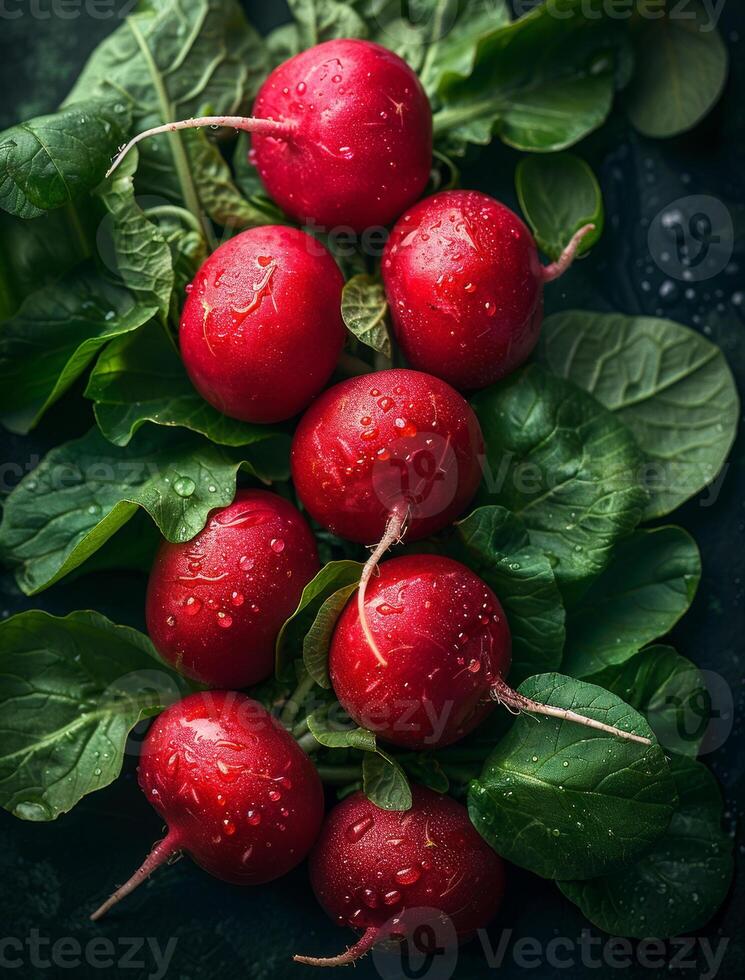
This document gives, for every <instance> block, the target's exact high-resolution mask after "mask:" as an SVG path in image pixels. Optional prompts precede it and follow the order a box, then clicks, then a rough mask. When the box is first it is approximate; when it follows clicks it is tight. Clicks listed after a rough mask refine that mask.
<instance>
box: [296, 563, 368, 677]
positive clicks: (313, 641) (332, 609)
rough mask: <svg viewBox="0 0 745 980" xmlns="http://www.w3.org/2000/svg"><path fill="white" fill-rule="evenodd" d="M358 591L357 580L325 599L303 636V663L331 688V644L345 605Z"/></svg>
mask: <svg viewBox="0 0 745 980" xmlns="http://www.w3.org/2000/svg"><path fill="white" fill-rule="evenodd" d="M356 591H357V582H356V581H355V582H352V583H351V585H345V586H344V588H342V589H338V590H337V591H336V592H334V593H333V595H330V596H329V597H328V599H326V600H325V601H324V603H323V604H322V605H321V608H320V609H319V610H318V613H317V614H316V618H315V619H314V620H313V624H312V626H311V627H310V629H309V630H308V632H307V633H306V634H305V636H304V637H303V663H304V664H305V668H306V670H307V671H308V673H309V674H310V676H311V677H312V678H313V680H314V681H315V682H316V684H318V685H319V686H320V687H323V688H325V689H326V690H330V689H331V679H330V678H329V667H328V659H329V646H330V644H331V637H332V636H333V634H334V629H335V628H336V622H337V620H338V619H339V616H341V613H342V610H343V609H344V606H346V604H347V600H348V599H349V597H350V596H351V595H352V593H354V592H356Z"/></svg>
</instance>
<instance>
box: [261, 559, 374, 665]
mask: <svg viewBox="0 0 745 980" xmlns="http://www.w3.org/2000/svg"><path fill="white" fill-rule="evenodd" d="M361 573H362V565H361V564H360V563H359V562H356V561H331V562H329V563H328V565H324V567H323V568H322V569H321V571H320V572H319V573H318V574H317V575H316V577H315V578H314V579H313V580H312V581H311V582H309V583H308V584H307V585H306V586H305V588H304V589H303V594H302V596H301V597H300V602H299V603H298V607H297V609H296V610H295V612H294V613H293V614H292V616H290V618H289V619H288V620H287V622H286V623H285V624H284V625H283V627H282V629H281V630H280V631H279V636H278V637H277V647H276V672H277V676H278V677H280V678H285V677H288V676H290V675H291V667H292V663H293V661H294V660H295V658H296V657H297V656H298V655H299V653H300V651H301V650H302V648H303V638H304V637H305V635H306V634H307V633H308V630H309V629H310V628H311V627H312V625H313V623H314V621H315V619H316V617H317V616H318V613H319V612H320V609H321V607H322V605H323V604H324V602H325V601H326V600H327V599H329V598H330V597H331V596H333V595H334V593H336V592H338V591H339V589H343V588H345V587H346V586H350V585H357V583H358V582H359V580H360V574H361ZM308 672H309V673H311V671H310V669H309V670H308ZM311 676H314V675H313V674H312V673H311ZM314 679H315V677H314Z"/></svg>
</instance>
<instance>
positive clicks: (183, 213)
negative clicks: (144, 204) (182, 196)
mask: <svg viewBox="0 0 745 980" xmlns="http://www.w3.org/2000/svg"><path fill="white" fill-rule="evenodd" d="M145 215H146V216H147V217H148V218H175V219H176V220H177V221H182V222H183V223H184V224H186V225H189V227H190V228H191V229H192V230H193V231H196V232H197V233H198V234H200V235H203V234H204V228H203V227H202V225H201V224H200V223H199V221H197V219H196V218H195V217H194V215H193V214H192V213H191V211H187V210H186V208H179V207H177V206H176V205H175V204H161V205H159V206H158V207H157V208H148V210H147V211H146V212H145Z"/></svg>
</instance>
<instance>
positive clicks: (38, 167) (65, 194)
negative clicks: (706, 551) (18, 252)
mask: <svg viewBox="0 0 745 980" xmlns="http://www.w3.org/2000/svg"><path fill="white" fill-rule="evenodd" d="M131 121H132V119H131V114H130V112H129V109H128V107H127V106H125V105H122V104H120V103H117V104H116V105H114V104H113V103H111V102H109V101H104V100H102V99H97V100H90V101H87V102H79V103H78V104H77V105H71V106H69V107H68V108H67V109H63V110H62V111H61V112H58V113H56V114H55V115H52V116H40V117H39V118H38V119H31V120H30V121H29V122H25V123H20V124H19V125H18V126H13V128H12V129H6V130H5V132H4V133H0V208H3V209H4V210H5V211H8V212H10V214H14V215H16V216H17V217H19V218H36V217H38V216H39V215H42V214H44V212H45V211H52V210H54V209H55V208H59V207H62V205H64V204H67V203H68V202H70V201H74V200H76V199H77V198H79V197H80V196H81V195H82V194H84V193H85V192H86V191H89V190H91V189H92V188H93V187H95V186H96V184H98V183H99V182H100V181H101V180H103V177H104V174H105V173H106V171H107V169H108V167H109V164H110V162H111V157H112V156H113V155H114V154H115V153H116V148H117V146H118V145H119V144H120V143H121V142H122V141H123V140H124V139H125V137H126V135H127V132H128V130H129V127H130V125H131Z"/></svg>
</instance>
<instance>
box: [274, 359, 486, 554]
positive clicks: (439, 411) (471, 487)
mask: <svg viewBox="0 0 745 980" xmlns="http://www.w3.org/2000/svg"><path fill="white" fill-rule="evenodd" d="M482 453H483V437H482V435H481V429H480V428H479V424H478V421H477V419H476V416H475V415H474V413H473V410H472V409H471V407H470V405H468V403H467V402H466V401H465V399H464V398H462V397H461V395H459V394H458V393H457V392H456V391H454V390H453V389H452V388H451V387H450V386H449V385H447V384H445V383H444V382H443V381H440V380H439V379H438V378H433V377H432V376H431V375H427V374H422V373H421V372H419V371H407V370H392V371H379V372H377V373H375V374H366V375H364V376H362V377H358V378H350V379H349V380H348V381H343V382H342V383H341V384H338V385H335V386H334V387H333V388H330V389H328V390H327V391H325V392H324V393H323V394H322V395H321V396H320V398H318V399H316V401H315V402H314V403H313V404H312V405H311V407H310V408H309V409H308V411H307V412H306V413H305V415H304V416H303V418H302V419H301V420H300V424H299V425H298V428H297V430H296V432H295V437H294V440H293V443H292V453H291V465H292V477H293V480H294V482H295V488H296V489H297V492H298V495H299V496H300V499H301V500H302V502H303V504H304V506H305V507H306V508H307V509H308V511H309V513H310V514H311V515H312V516H313V517H314V518H315V519H316V520H317V521H318V522H319V523H320V524H322V525H323V526H324V527H326V528H328V529H329V530H330V531H332V532H333V533H334V534H338V535H340V536H341V537H343V538H348V539H349V540H350V541H358V542H360V543H362V544H371V543H372V542H374V541H378V540H379V539H380V538H381V537H382V535H383V532H384V530H385V527H386V522H387V521H388V518H389V516H390V514H391V511H392V510H394V509H400V508H406V507H408V509H409V513H410V519H409V521H408V524H407V529H406V539H407V540H408V541H415V540H417V539H418V538H424V537H427V535H430V534H434V533H435V532H437V531H439V530H441V529H442V528H444V527H446V526H447V525H448V524H450V523H451V522H452V521H454V520H455V519H456V518H457V517H458V515H459V514H461V513H462V512H463V511H464V510H465V508H466V507H467V506H468V504H469V503H470V502H471V500H472V499H473V496H474V494H475V493H476V490H477V488H478V485H479V482H480V480H481V467H480V456H481V454H482Z"/></svg>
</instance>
